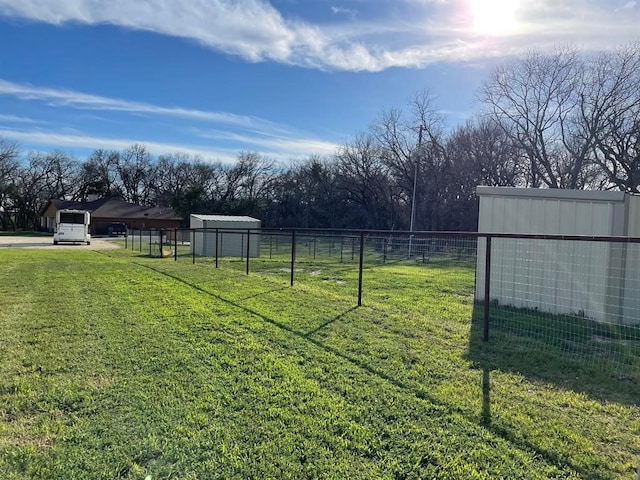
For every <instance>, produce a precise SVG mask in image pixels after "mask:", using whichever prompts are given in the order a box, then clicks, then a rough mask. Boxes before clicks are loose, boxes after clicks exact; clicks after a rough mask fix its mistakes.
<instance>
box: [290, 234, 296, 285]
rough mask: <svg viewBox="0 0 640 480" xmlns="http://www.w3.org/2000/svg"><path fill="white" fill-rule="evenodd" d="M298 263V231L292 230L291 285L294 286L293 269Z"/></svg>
mask: <svg viewBox="0 0 640 480" xmlns="http://www.w3.org/2000/svg"><path fill="white" fill-rule="evenodd" d="M295 263H296V231H295V230H292V231H291V282H290V285H291V286H292V287H293V269H294V266H295Z"/></svg>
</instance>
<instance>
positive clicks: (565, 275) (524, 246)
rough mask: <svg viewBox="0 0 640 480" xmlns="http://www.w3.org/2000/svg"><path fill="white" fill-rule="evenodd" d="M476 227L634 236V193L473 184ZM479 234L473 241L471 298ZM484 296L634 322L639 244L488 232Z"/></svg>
mask: <svg viewBox="0 0 640 480" xmlns="http://www.w3.org/2000/svg"><path fill="white" fill-rule="evenodd" d="M476 192H477V194H478V196H479V198H480V212H479V218H478V232H481V233H532V234H559V235H598V236H600V235H602V236H633V237H636V236H640V197H638V196H634V195H629V194H627V193H624V192H609V191H585V190H557V189H534V188H513V187H482V186H480V187H478V188H477V190H476ZM485 251H486V240H484V239H480V240H479V241H478V260H477V262H478V263H477V274H476V298H477V299H482V298H483V294H484V264H485ZM491 252H492V266H491V294H490V296H491V300H492V301H495V302H498V303H499V304H501V305H511V306H514V307H517V308H531V309H536V310H539V311H542V312H549V313H558V314H579V315H584V316H585V317H588V318H591V319H594V320H598V321H609V322H620V323H639V322H640V298H638V297H639V295H638V291H640V290H639V289H640V245H639V244H624V243H608V242H576V241H560V240H524V239H522V240H520V239H502V238H495V239H493V240H492V249H491Z"/></svg>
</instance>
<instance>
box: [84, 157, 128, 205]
mask: <svg viewBox="0 0 640 480" xmlns="http://www.w3.org/2000/svg"><path fill="white" fill-rule="evenodd" d="M119 157H120V154H119V152H117V151H113V150H112V151H109V150H103V149H97V150H94V151H93V153H92V154H91V155H90V156H89V158H87V160H86V161H85V162H84V163H83V164H82V165H81V166H80V169H79V172H78V177H77V186H78V188H77V191H76V198H75V200H87V199H88V198H91V197H92V196H97V197H116V198H122V196H123V192H122V190H121V189H120V187H119V185H118V171H117V170H116V166H117V165H118V161H119Z"/></svg>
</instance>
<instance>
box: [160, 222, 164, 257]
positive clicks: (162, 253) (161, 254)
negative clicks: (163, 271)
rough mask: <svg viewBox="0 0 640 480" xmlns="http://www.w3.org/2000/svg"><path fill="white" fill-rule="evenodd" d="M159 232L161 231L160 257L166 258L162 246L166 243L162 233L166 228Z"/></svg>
mask: <svg viewBox="0 0 640 480" xmlns="http://www.w3.org/2000/svg"><path fill="white" fill-rule="evenodd" d="M159 233H160V258H164V252H163V251H162V247H163V245H164V242H163V239H162V234H163V233H164V230H162V229H160V230H159Z"/></svg>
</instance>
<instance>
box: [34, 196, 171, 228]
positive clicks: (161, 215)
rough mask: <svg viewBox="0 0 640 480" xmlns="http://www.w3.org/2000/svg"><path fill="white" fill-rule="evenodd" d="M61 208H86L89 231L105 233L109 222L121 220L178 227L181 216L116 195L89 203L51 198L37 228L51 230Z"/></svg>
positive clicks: (141, 225)
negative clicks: (130, 201) (117, 197)
mask: <svg viewBox="0 0 640 480" xmlns="http://www.w3.org/2000/svg"><path fill="white" fill-rule="evenodd" d="M62 209H74V210H87V211H88V212H89V213H90V214H91V226H90V229H91V234H92V235H106V234H107V233H108V228H109V224H111V223H116V222H117V223H124V224H125V225H127V228H129V229H136V230H137V229H147V228H150V229H165V230H169V229H174V228H180V224H181V222H182V218H180V217H179V216H178V215H177V214H176V213H175V211H174V210H173V209H171V208H166V207H145V206H142V205H136V204H134V203H128V202H125V201H124V200H119V199H116V198H99V199H97V200H93V201H88V202H75V201H71V200H58V199H51V200H49V201H47V202H46V203H45V204H44V205H43V206H42V208H41V209H40V228H41V229H42V230H44V231H47V232H53V231H54V229H55V225H56V212H57V211H58V210H62Z"/></svg>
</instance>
